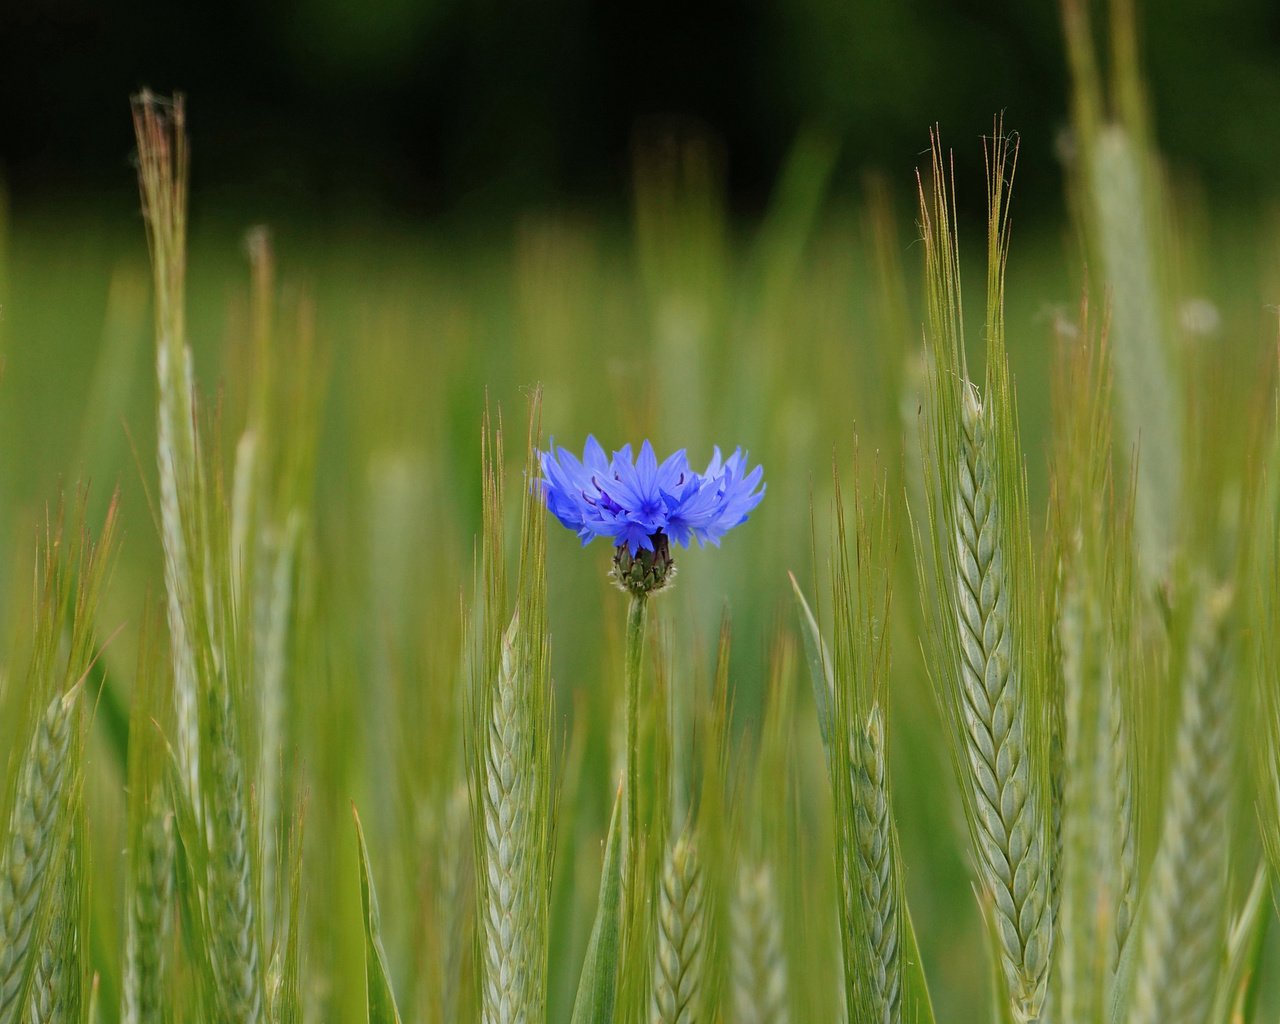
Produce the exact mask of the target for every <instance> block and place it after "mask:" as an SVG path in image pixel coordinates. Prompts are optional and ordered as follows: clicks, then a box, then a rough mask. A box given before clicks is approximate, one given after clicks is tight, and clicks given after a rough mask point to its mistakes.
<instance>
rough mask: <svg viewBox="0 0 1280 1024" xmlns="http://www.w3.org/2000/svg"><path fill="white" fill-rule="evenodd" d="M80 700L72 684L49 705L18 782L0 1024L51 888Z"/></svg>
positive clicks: (12, 1010) (17, 996)
mask: <svg viewBox="0 0 1280 1024" xmlns="http://www.w3.org/2000/svg"><path fill="white" fill-rule="evenodd" d="M79 696H80V686H79V685H78V684H77V685H76V686H75V687H73V688H72V689H71V690H69V691H68V692H67V693H66V694H59V695H58V696H57V697H55V698H54V699H53V700H52V701H51V702H50V703H49V706H48V707H47V708H46V709H45V711H44V714H43V715H41V716H40V720H39V722H38V724H37V726H36V734H35V736H34V737H33V738H32V741H31V745H30V746H29V747H28V748H27V756H26V760H25V761H24V762H23V765H22V774H21V776H20V778H19V781H18V789H17V793H16V797H15V802H14V805H13V813H12V816H11V817H10V819H9V842H8V845H7V847H6V848H5V857H4V869H3V872H2V873H0V1024H11V1022H13V1021H16V1020H17V1019H18V1014H19V1010H20V1007H21V1002H20V1000H21V996H22V989H23V985H24V982H25V981H26V972H27V967H28V959H27V958H28V956H29V955H30V953H31V947H32V939H33V938H34V935H33V933H34V931H35V925H36V924H37V921H38V918H39V911H40V906H41V901H42V899H43V898H44V897H45V895H46V894H47V893H48V892H49V888H50V886H49V882H48V869H49V864H50V861H51V859H52V857H53V852H54V849H55V848H56V847H57V845H58V827H57V826H58V811H59V808H60V807H61V805H62V791H63V788H64V784H65V782H66V780H67V775H68V767H69V763H70V758H69V756H68V755H69V754H70V752H71V740H72V735H73V733H74V729H73V724H74V722H75V711H76V708H77V706H78V698H79Z"/></svg>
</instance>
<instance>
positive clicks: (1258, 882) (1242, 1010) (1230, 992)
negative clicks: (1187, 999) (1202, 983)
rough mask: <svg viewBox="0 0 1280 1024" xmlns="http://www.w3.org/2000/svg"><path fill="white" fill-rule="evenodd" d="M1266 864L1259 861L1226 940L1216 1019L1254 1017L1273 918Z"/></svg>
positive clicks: (1217, 997) (1247, 1018)
mask: <svg viewBox="0 0 1280 1024" xmlns="http://www.w3.org/2000/svg"><path fill="white" fill-rule="evenodd" d="M1266 893H1267V867H1266V864H1265V863H1263V864H1260V865H1259V866H1258V870H1257V872H1256V873H1255V874H1254V878H1253V885H1252V886H1251V887H1250V889H1249V895H1248V897H1247V898H1246V899H1245V903H1244V906H1243V907H1242V908H1241V909H1240V913H1239V915H1238V916H1237V917H1236V919H1235V921H1233V922H1232V926H1231V934H1230V935H1229V936H1228V939H1227V962H1226V965H1225V970H1223V971H1222V973H1221V974H1220V975H1219V978H1218V991H1217V994H1216V996H1215V999H1214V1013H1213V1019H1214V1020H1253V1019H1254V1016H1253V1010H1252V1007H1253V1004H1254V1003H1255V1002H1256V1001H1257V989H1258V975H1259V972H1260V968H1261V966H1262V964H1261V959H1262V945H1263V940H1264V939H1265V938H1266V934H1267V925H1268V923H1269V922H1270V920H1271V914H1270V913H1269V909H1270V908H1269V907H1268V906H1267V900H1266Z"/></svg>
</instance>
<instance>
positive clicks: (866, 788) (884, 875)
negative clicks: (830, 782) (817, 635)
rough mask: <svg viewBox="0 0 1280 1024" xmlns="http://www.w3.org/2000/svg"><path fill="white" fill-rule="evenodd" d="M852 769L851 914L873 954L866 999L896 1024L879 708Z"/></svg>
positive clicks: (853, 749) (892, 872) (896, 965)
mask: <svg viewBox="0 0 1280 1024" xmlns="http://www.w3.org/2000/svg"><path fill="white" fill-rule="evenodd" d="M849 768H850V782H851V793H852V795H853V830H852V831H853V840H854V842H853V844H852V852H853V854H854V861H855V863H853V864H851V865H846V866H845V872H844V890H845V892H844V897H845V904H846V914H847V915H848V916H849V919H850V920H851V921H852V920H857V921H859V922H861V927H860V928H859V929H857V930H856V931H855V934H857V935H859V936H860V938H861V940H862V941H863V942H864V943H865V944H866V947H867V952H868V953H869V965H870V967H871V971H870V974H869V976H868V977H867V978H866V981H867V982H869V984H870V986H871V989H872V990H871V991H870V992H869V993H866V995H867V996H869V997H870V1001H871V1006H872V1007H873V1008H874V1009H873V1012H874V1013H875V1014H876V1019H877V1020H878V1021H880V1022H882V1024H893V1022H896V1021H898V1020H899V1019H900V1017H901V1012H902V964H901V959H900V949H899V941H898V940H899V936H900V928H899V907H898V887H897V869H896V865H895V855H894V839H893V820H892V818H891V816H890V806H889V780H888V773H887V771H886V766H885V743H884V718H883V715H882V713H881V711H880V708H879V706H878V705H876V706H873V707H872V709H871V714H870V716H869V718H868V720H867V724H866V726H865V727H862V728H857V727H855V728H854V729H853V730H852V731H851V735H850V737H849ZM855 915H857V916H856V918H855Z"/></svg>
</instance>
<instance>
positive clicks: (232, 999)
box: [207, 680, 262, 1022]
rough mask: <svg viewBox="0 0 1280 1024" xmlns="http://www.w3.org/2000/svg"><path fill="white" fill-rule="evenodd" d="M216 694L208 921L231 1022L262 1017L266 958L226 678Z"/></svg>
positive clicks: (212, 727)
mask: <svg viewBox="0 0 1280 1024" xmlns="http://www.w3.org/2000/svg"><path fill="white" fill-rule="evenodd" d="M223 684H224V685H223V686H222V687H219V691H220V692H211V693H210V694H209V699H208V703H207V707H208V710H209V720H210V728H209V737H208V741H209V750H208V756H209V760H208V766H209V780H208V791H209V792H208V796H209V798H210V801H209V807H208V814H209V820H210V828H211V832H212V836H213V844H212V848H211V850H210V874H211V877H210V884H209V894H208V899H209V923H210V927H211V937H212V942H213V963H214V970H215V971H216V972H217V978H218V988H219V998H220V1000H221V1002H222V1005H223V1008H224V1011H225V1013H226V1014H227V1019H228V1020H230V1021H236V1022H240V1021H244V1022H257V1021H259V1020H261V1018H262V977H261V970H260V964H261V958H260V955H259V951H258V930H257V921H256V919H255V914H254V898H253V877H252V870H251V865H250V860H249V858H250V854H251V851H250V846H249V843H250V835H251V833H250V828H249V816H248V812H247V809H246V797H247V794H246V792H245V783H244V767H243V764H242V761H241V755H240V748H239V746H238V744H237V739H236V727H235V726H236V722H235V710H234V708H233V707H232V706H231V700H230V694H229V693H228V692H227V689H226V687H227V683H226V680H223Z"/></svg>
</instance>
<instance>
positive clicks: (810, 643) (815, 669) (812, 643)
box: [787, 573, 836, 762]
mask: <svg viewBox="0 0 1280 1024" xmlns="http://www.w3.org/2000/svg"><path fill="white" fill-rule="evenodd" d="M787 575H788V576H789V577H790V578H791V589H792V590H794V591H795V595H796V603H797V604H798V605H799V606H800V625H801V626H802V627H803V628H802V629H801V630H800V633H801V635H802V636H803V637H804V654H805V661H807V662H808V663H809V676H810V678H811V679H812V681H813V700H814V703H815V704H816V705H817V707H818V730H819V732H821V733H822V746H823V749H824V750H825V751H826V754H827V761H828V762H830V760H831V719H832V716H833V715H834V713H835V710H834V708H835V692H836V682H835V677H834V676H833V675H832V672H833V669H832V667H831V652H830V651H828V650H827V645H826V644H825V643H823V640H822V631H821V630H819V629H818V620H817V619H815V618H814V616H813V612H812V611H811V610H810V608H809V602H808V601H806V600H805V599H804V593H803V592H802V591H801V590H800V584H799V583H798V582H796V578H795V575H794V574H793V573H787Z"/></svg>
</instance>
